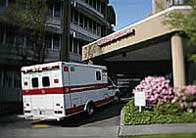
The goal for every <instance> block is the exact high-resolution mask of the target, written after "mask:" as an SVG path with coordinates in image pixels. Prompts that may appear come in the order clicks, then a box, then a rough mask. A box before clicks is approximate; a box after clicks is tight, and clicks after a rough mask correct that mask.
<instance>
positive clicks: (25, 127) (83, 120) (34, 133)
mask: <svg viewBox="0 0 196 138" xmlns="http://www.w3.org/2000/svg"><path fill="white" fill-rule="evenodd" d="M126 102H127V100H123V101H122V102H121V103H111V104H108V105H105V106H103V107H100V108H97V109H96V112H95V114H94V115H93V116H92V117H87V116H86V115H85V114H84V113H82V114H78V115H76V116H72V117H69V118H66V119H64V120H62V121H59V122H57V121H27V120H24V119H21V118H18V117H17V116H16V115H12V116H4V117H1V118H0V138H9V137H10V138H21V137H27V136H28V138H34V137H36V138H39V137H40V138H42V137H55V138H60V137H69V138H70V137H71V138H72V137H74V138H77V137H78V138H79V137H80V138H83V137H107V138H109V137H117V134H118V128H119V127H118V126H119V123H120V111H121V109H122V107H123V106H124V105H125V104H126Z"/></svg>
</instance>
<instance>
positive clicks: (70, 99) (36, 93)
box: [21, 61, 119, 121]
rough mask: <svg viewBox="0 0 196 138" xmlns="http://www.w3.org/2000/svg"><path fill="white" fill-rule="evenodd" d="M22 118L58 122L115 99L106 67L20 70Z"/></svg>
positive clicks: (46, 66) (65, 65)
mask: <svg viewBox="0 0 196 138" xmlns="http://www.w3.org/2000/svg"><path fill="white" fill-rule="evenodd" d="M21 76H22V77H21V78H22V79H21V81H22V95H23V111H24V114H23V117H24V118H26V119H39V120H57V121H59V120H61V119H63V118H65V117H69V116H72V115H75V114H78V113H81V112H86V113H87V114H88V115H92V114H93V113H94V111H95V108H96V107H99V106H102V105H105V104H107V103H109V102H112V101H114V100H115V99H116V98H117V99H118V98H119V97H118V95H119V89H118V88H117V86H115V85H114V83H113V82H111V80H110V79H109V78H108V75H107V68H106V67H105V66H98V65H89V64H80V63H69V62H60V61H59V62H53V63H45V64H38V65H32V66H25V67H22V68H21Z"/></svg>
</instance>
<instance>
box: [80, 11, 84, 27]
mask: <svg viewBox="0 0 196 138" xmlns="http://www.w3.org/2000/svg"><path fill="white" fill-rule="evenodd" d="M83 20H84V19H83V15H82V14H80V26H81V27H83Z"/></svg>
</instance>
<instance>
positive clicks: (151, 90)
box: [133, 76, 174, 107]
mask: <svg viewBox="0 0 196 138" xmlns="http://www.w3.org/2000/svg"><path fill="white" fill-rule="evenodd" d="M133 91H134V92H138V91H144V92H145V94H146V100H147V104H148V107H152V106H153V105H155V104H157V103H165V102H169V101H171V100H172V99H173V98H174V94H173V91H172V87H170V85H169V80H167V79H165V78H164V77H150V76H149V77H146V78H144V80H142V81H141V82H140V84H139V85H137V86H136V87H135V89H134V90H133Z"/></svg>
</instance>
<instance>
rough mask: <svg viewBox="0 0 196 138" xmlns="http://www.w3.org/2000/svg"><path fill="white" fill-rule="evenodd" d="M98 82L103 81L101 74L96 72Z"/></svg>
mask: <svg viewBox="0 0 196 138" xmlns="http://www.w3.org/2000/svg"><path fill="white" fill-rule="evenodd" d="M96 80H101V72H100V71H96Z"/></svg>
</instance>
